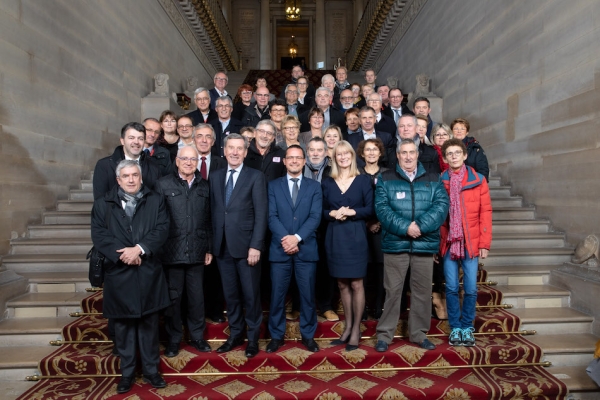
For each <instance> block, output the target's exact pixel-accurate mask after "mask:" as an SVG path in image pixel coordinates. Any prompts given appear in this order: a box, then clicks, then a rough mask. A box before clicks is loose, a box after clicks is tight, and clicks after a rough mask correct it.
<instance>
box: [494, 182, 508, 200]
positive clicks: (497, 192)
mask: <svg viewBox="0 0 600 400" xmlns="http://www.w3.org/2000/svg"><path fill="white" fill-rule="evenodd" d="M510 189H511V187H510V186H501V185H498V186H490V196H491V198H492V199H498V198H502V197H510V196H512V194H511V193H510Z"/></svg>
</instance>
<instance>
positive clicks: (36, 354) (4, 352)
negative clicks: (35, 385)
mask: <svg viewBox="0 0 600 400" xmlns="http://www.w3.org/2000/svg"><path fill="white" fill-rule="evenodd" d="M56 349H57V347H55V346H51V345H50V344H46V345H45V346H15V347H0V380H23V378H24V377H25V376H27V375H30V374H31V373H32V372H33V373H35V372H36V371H37V370H38V363H39V362H40V360H41V359H42V358H44V357H46V356H47V355H49V354H50V353H52V352H53V351H56Z"/></svg>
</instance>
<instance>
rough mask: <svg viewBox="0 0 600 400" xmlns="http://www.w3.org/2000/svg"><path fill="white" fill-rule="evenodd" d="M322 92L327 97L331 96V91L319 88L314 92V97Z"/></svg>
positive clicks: (322, 87) (323, 87)
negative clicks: (325, 93)
mask: <svg viewBox="0 0 600 400" xmlns="http://www.w3.org/2000/svg"><path fill="white" fill-rule="evenodd" d="M323 91H325V92H327V95H328V96H331V90H329V89H327V88H326V87H325V86H320V87H318V88H317V90H316V91H315V97H317V94H319V92H323Z"/></svg>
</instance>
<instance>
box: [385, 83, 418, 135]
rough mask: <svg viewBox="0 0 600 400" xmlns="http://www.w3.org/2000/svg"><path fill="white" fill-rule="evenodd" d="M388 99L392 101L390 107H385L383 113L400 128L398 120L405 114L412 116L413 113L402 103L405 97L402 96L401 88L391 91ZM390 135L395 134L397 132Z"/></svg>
mask: <svg viewBox="0 0 600 400" xmlns="http://www.w3.org/2000/svg"><path fill="white" fill-rule="evenodd" d="M388 98H389V99H390V104H389V106H387V107H384V109H383V111H382V113H383V114H384V115H387V116H388V117H390V118H393V119H394V123H395V124H396V126H398V120H399V119H400V117H401V116H403V115H404V114H412V111H410V109H409V108H408V107H407V106H406V104H403V103H402V101H403V100H404V96H403V95H402V90H400V89H399V88H394V89H391V90H390V93H389V94H388ZM390 133H395V131H394V132H390Z"/></svg>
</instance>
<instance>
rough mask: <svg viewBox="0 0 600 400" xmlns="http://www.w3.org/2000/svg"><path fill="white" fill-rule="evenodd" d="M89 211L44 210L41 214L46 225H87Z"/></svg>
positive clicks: (89, 219) (89, 218)
mask: <svg viewBox="0 0 600 400" xmlns="http://www.w3.org/2000/svg"><path fill="white" fill-rule="evenodd" d="M91 218H92V217H91V210H90V211H46V212H44V213H43V214H42V222H43V223H44V224H47V225H64V224H75V225H89V224H90V221H91Z"/></svg>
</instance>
